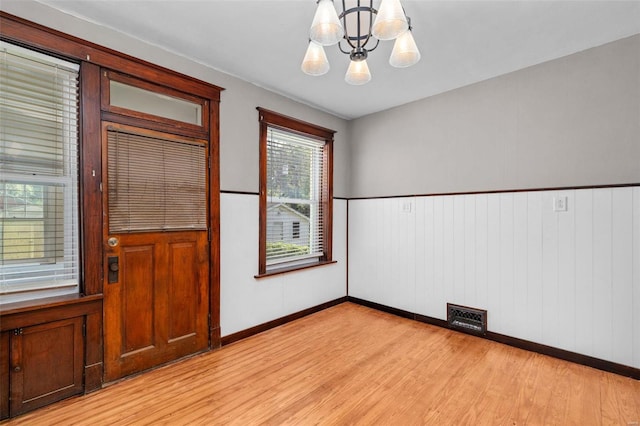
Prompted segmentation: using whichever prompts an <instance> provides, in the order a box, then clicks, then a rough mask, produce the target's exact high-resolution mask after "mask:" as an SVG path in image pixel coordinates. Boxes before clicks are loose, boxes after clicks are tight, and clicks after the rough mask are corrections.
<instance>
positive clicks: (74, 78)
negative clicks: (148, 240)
mask: <svg viewBox="0 0 640 426" xmlns="http://www.w3.org/2000/svg"><path fill="white" fill-rule="evenodd" d="M78 70H79V67H78V65H77V64H73V63H69V62H66V61H63V60H60V59H57V58H54V57H50V56H47V55H43V54H40V53H38V52H34V51H30V50H28V49H24V48H21V47H18V46H14V45H11V44H8V43H4V42H0V116H1V120H0V303H9V302H15V301H21V300H26V299H33V298H38V297H48V296H55V295H62V294H69V293H76V292H77V291H78V280H79V249H78V102H79V99H78Z"/></svg>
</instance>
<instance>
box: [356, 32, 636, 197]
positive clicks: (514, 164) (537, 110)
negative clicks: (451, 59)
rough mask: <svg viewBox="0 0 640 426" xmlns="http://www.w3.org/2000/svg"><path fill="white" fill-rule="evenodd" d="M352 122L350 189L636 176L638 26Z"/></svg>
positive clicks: (545, 183) (446, 188)
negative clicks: (610, 38)
mask: <svg viewBox="0 0 640 426" xmlns="http://www.w3.org/2000/svg"><path fill="white" fill-rule="evenodd" d="M423 60H428V55H425V56H424V58H423ZM350 130H351V132H352V137H351V139H350V144H351V149H352V162H351V167H352V175H351V191H350V196H351V197H372V196H385V195H409V194H428V193H441V192H464V191H484V190H496V189H523V188H540V187H559V186H582V185H598V184H616V183H634V182H635V183H637V182H640V139H639V138H640V35H636V36H633V37H629V38H626V39H623V40H619V41H616V42H613V43H610V44H606V45H603V46H600V47H596V48H593V49H589V50H586V51H583V52H580V53H577V54H574V55H571V56H567V57H564V58H561V59H558V60H554V61H550V62H547V63H544V64H540V65H537V66H533V67H530V68H527V69H524V70H521V71H517V72H514V73H511V74H507V75H504V76H501V77H497V78H494V79H491V80H487V81H484V82H481V83H477V84H474V85H471V86H467V87H464V88H461V89H458V90H454V91H451V92H447V93H444V94H442V95H438V96H434V97H431V98H427V99H423V100H420V101H416V102H413V103H411V104H407V105H404V106H400V107H397V108H393V109H390V110H387V111H383V112H380V113H377V114H373V115H370V116H366V117H363V118H360V119H357V120H354V121H352V122H351V129H350Z"/></svg>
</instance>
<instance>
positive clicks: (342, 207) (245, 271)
mask: <svg viewBox="0 0 640 426" xmlns="http://www.w3.org/2000/svg"><path fill="white" fill-rule="evenodd" d="M258 212H259V199H258V196H257V195H251V194H249V195H246V194H229V193H223V194H221V195H220V325H221V333H222V336H227V335H229V334H233V333H236V332H238V331H242V330H246V329H248V328H251V327H253V326H256V325H260V324H264V323H266V322H268V321H271V320H274V319H278V318H281V317H284V316H286V315H289V314H292V313H295V312H299V311H302V310H304V309H307V308H310V307H313V306H317V305H320V304H322V303H325V302H329V301H331V300H335V299H338V298H341V297H344V296H346V295H347V293H346V274H347V272H346V270H347V256H346V251H347V249H346V237H347V201H346V200H334V202H333V259H334V260H336V261H337V263H335V264H331V265H325V266H321V267H318V268H311V269H305V270H301V271H296V272H290V273H287V274H281V275H274V276H272V277H268V278H261V279H255V278H254V275H256V274H257V273H258V226H259V225H258Z"/></svg>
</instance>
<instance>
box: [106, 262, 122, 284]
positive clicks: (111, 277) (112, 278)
mask: <svg viewBox="0 0 640 426" xmlns="http://www.w3.org/2000/svg"><path fill="white" fill-rule="evenodd" d="M107 264H108V265H109V266H108V268H109V271H108V273H107V282H108V283H109V284H114V283H117V282H118V281H119V279H118V271H119V270H120V266H119V264H118V256H113V257H109V258H108V259H107Z"/></svg>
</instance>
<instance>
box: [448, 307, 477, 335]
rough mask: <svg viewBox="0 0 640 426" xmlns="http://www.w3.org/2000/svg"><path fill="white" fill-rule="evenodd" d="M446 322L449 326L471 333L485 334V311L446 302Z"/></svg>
mask: <svg viewBox="0 0 640 426" xmlns="http://www.w3.org/2000/svg"><path fill="white" fill-rule="evenodd" d="M447 322H448V323H449V327H450V328H454V329H456V330H460V331H464V332H465V333H472V334H486V332H487V311H486V310H484V309H475V308H468V307H466V306H460V305H454V304H452V303H447Z"/></svg>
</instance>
